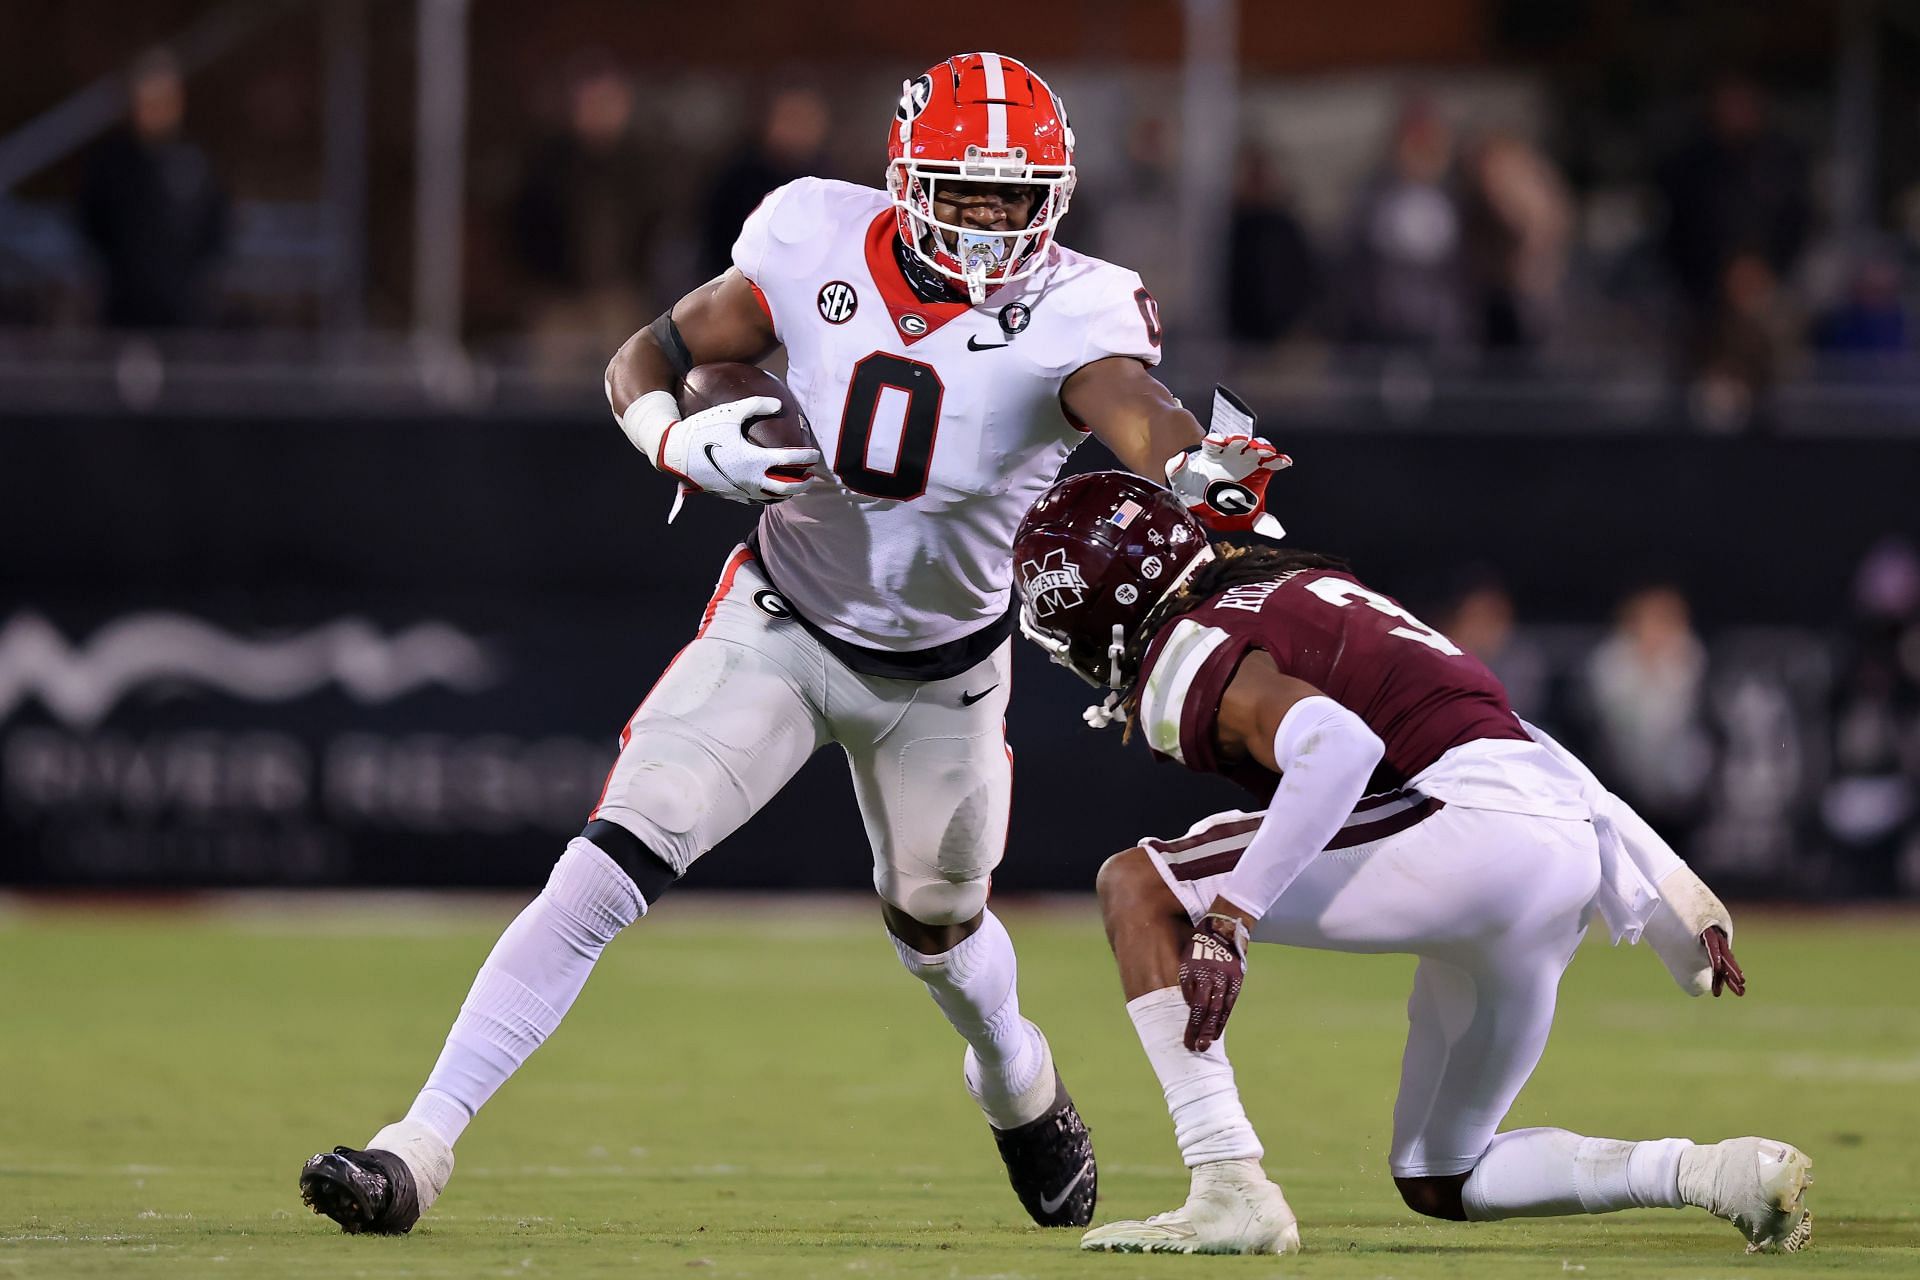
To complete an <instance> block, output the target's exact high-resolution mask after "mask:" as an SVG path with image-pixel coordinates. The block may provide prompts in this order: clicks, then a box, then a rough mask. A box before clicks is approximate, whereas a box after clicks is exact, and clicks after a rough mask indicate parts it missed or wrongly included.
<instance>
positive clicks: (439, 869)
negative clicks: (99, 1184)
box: [0, 0, 1920, 900]
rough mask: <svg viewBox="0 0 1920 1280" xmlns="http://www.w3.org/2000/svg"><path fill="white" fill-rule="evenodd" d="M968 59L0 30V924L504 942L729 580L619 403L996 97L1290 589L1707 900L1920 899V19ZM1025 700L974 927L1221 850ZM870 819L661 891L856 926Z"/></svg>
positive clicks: (830, 794)
mask: <svg viewBox="0 0 1920 1280" xmlns="http://www.w3.org/2000/svg"><path fill="white" fill-rule="evenodd" d="M984 13H986V11H984V10H977V9H964V8H957V7H950V8H948V9H937V8H936V9H924V8H923V9H920V10H912V11H903V10H902V9H901V8H900V7H899V6H897V5H891V4H881V3H877V2H876V0H840V2H839V3H835V4H832V5H810V4H791V5H779V6H776V5H766V4H754V3H746V2H745V0H709V3H706V4H703V5H698V6H688V5H669V4H664V3H650V2H642V0H628V2H624V3H623V2H615V0H543V2H542V3H539V4H534V3H530V2H529V0H407V2H401V0H393V2H391V3H374V2H371V0H229V2H215V0H149V2H147V3H142V4H138V5H134V4H131V3H110V2H109V0H66V2H64V3H54V2H52V0H17V2H16V3H13V4H10V5H8V6H5V7H4V8H0V70H4V72H5V74H4V75H0V880H4V881H7V882H12V883H20V884H36V885H87V886H118V885H142V886H161V885H184V884H357V883H383V884H397V883H405V884H469V883H474V884H510V883H511V884H518V883H534V882H537V880H538V879H539V877H540V876H542V875H543V874H544V872H545V869H546V867H547V866H548V864H549V863H550V862H551V859H552V857H553V855H554V854H555V852H556V851H557V850H558V848H559V847H560V842H561V841H562V840H563V839H564V838H565V836H566V835H568V834H569V833H571V832H572V831H574V830H577V828H578V826H579V824H580V822H581V820H582V819H583V817H584V815H585V812H586V810H587V809H588V808H589V807H590V806H591V804H592V802H593V799H594V797H595V796H596V795H597V793H598V789H599V784H600V780H601V777H602V776H603V774H604V772H605V769H606V767H607V765H608V764H609V763H610V761H611V758H612V754H613V744H614V737H615V735H616V733H617V731H618V729H619V726H620V724H621V722H622V721H623V719H624V718H625V716H626V715H627V714H628V713H629V712H630V710H631V708H632V707H633V706H634V705H635V704H636V703H637V702H638V701H639V700H640V698H641V697H642V696H643V695H644V693H645V691H646V689H647V687H648V686H649V685H650V684H651V682H652V680H653V678H654V676H655V675H656V674H657V672H658V671H659V669H660V668H661V667H662V666H663V665H664V664H665V662H666V661H667V660H668V659H669V658H670V657H671V655H672V654H673V652H674V651H675V650H676V649H677V648H678V647H679V645H680V644H681V643H683V642H684V640H685V638H686V637H687V636H689V635H690V634H691V632H692V629H693V626H694V624H695V622H696V620H697V615H698V610H699V608H700V607H701V604H702V602H703V601H704V599H705V597H706V594H707V592H708V591H709V589H710V587H711V582H712V577H713V575H714V573H715V572H716V571H717V569H718V567H719V564H720V561H721V559H722V557H723V556H724V554H725V552H726V550H727V548H728V547H729V546H730V545H731V544H732V542H733V541H734V540H735V539H737V538H738V537H740V536H742V534H743V533H744V531H745V528H746V521H747V520H748V519H750V516H748V515H747V514H745V513H743V512H741V511H739V510H737V509H734V508H724V509H723V508H721V504H699V503H696V504H692V506H691V507H690V508H689V511H688V515H687V516H686V517H684V518H683V519H682V520H681V521H680V522H679V523H677V524H676V525H674V527H673V528H672V529H671V530H669V529H667V528H666V527H665V525H664V524H663V523H662V520H663V517H664V511H665V505H666V502H667V494H666V492H665V487H664V486H663V485H662V484H661V483H660V482H659V479H658V477H656V476H654V475H652V474H651V473H650V471H649V470H648V469H647V468H646V466H645V464H644V463H643V462H641V461H639V460H638V459H635V458H634V457H632V454H631V449H630V447H629V446H628V445H627V444H626V443H625V441H624V440H623V439H622V438H621V437H620V436H619V434H618V432H617V431H616V430H614V429H613V427H612V424H611V423H610V422H609V421H608V420H607V417H606V411H605V405H604V400H603V399H602V397H601V391H600V369H601V367H602V366H603V365H604V363H605V361H606V359H607V357H608V355H609V354H611V352H612V350H613V349H614V347H616V346H617V345H618V344H619V342H620V341H622V340H623V339H624V338H625V337H626V336H627V334H628V333H630V332H631V331H632V330H633V329H635V328H637V327H639V326H640V325H642V324H644V323H646V322H647V321H648V320H650V319H651V318H652V317H653V316H654V315H656V314H658V312H659V311H660V310H661V309H663V308H664V307H665V306H666V305H667V304H669V303H670V302H671V301H672V300H673V299H674V298H675V297H677V296H678V295H679V294H680V293H681V292H683V291H684V290H685V289H686V288H688V287H690V286H691V285H693V284H695V283H697V282H699V281H700V280H702V279H705V278H707V277H708V276H710V275H711V274H713V273H714V272H715V271H717V270H718V269H720V267H722V266H723V265H724V264H725V260H726V253H727V247H728V245H729V244H730V243H731V239H732V236H733V234H734V232H735V230H736V229H737V227H738V223H739V221H740V219H741V218H742V217H743V216H744V215H745V213H746V212H747V211H748V210H750V209H751V208H752V206H753V205H754V203H756V202H757V201H758V199H759V198H760V196H761V195H762V194H764V192H765V191H766V190H767V189H768V188H770V187H771V186H773V185H776V184H777V183H779V182H783V181H785V180H787V179H788V178H790V177H793V176H796V175H798V174H801V173H817V174H824V175H827V176H834V177H842V178H847V179H850V180H854V181H862V182H870V183H877V182H878V180H879V177H880V170H881V164H882V161H883V158H884V132H885V128H886V125H887V121H888V120H889V118H890V115H891V111H892V103H893V100H894V98H895V96H896V95H897V92H898V85H899V82H900V81H901V80H902V79H903V78H906V77H908V76H911V75H913V74H916V73H917V72H918V71H919V70H921V69H922V68H924V67H925V66H926V65H927V64H929V63H931V62H933V61H935V60H936V59H938V58H940V57H943V56H945V55H946V54H948V53H950V52H955V51H960V50H967V49H973V48H976V47H978V46H979V45H980V44H981V43H982V42H983V41H984V42H986V43H988V44H991V45H994V46H996V47H998V48H1000V49H1001V50H1002V51H1004V52H1007V53H1010V54H1014V55H1017V56H1020V57H1023V58H1026V59H1028V60H1029V61H1031V62H1032V63H1033V64H1035V65H1036V67H1037V68H1038V69H1039V70H1040V71H1041V72H1042V73H1043V74H1045V75H1047V76H1048V77H1050V79H1051V80H1052V82H1053V83H1054V85H1055V87H1056V88H1057V89H1059V90H1060V91H1061V93H1062V96H1063V97H1064V98H1065V100H1066V102H1067V104H1068V107H1069V110H1070V113H1071V115H1072V118H1073V120H1074V124H1075V128H1076V131H1077V133H1078V136H1079V140H1080V144H1081V145H1080V154H1079V157H1078V159H1079V162H1080V167H1081V175H1082V176H1081V187H1080V191H1079V193H1078V194H1077V195H1076V197H1075V200H1074V204H1073V209H1072V212H1071V214H1070V215H1069V217H1068V220H1067V222H1066V223H1065V226H1064V230H1063V238H1064V239H1065V240H1066V242H1067V243H1070V244H1072V245H1074V246H1075V247H1079V248H1083V249H1086V250H1089V251H1092V252H1095V253H1098V254H1101V255H1103V256H1107V257H1110V258H1113V259H1116V260H1118V261H1120V262H1123V263H1125V264H1127V265H1129V266H1132V267H1135V268H1136V269H1138V270H1139V271H1140V272H1141V273H1142V274H1143V276H1144V277H1145V278H1146V281H1147V283H1148V285H1149V287H1150V288H1152V289H1153V290H1154V291H1155V293H1156V294H1157V295H1158V296H1159V298H1160V300H1161V302H1162V309H1163V315H1164V316H1165V318H1166V322H1167V329H1168V342H1167V356H1168V359H1167V363H1166V364H1165V365H1164V366H1163V367H1162V370H1161V372H1162V374H1163V376H1165V378H1166V379H1167V380H1168V382H1169V383H1170V384H1171V385H1172V386H1173V387H1174V388H1175V390H1176V391H1177V392H1178V393H1180V394H1181V395H1183V396H1184V397H1185V398H1187V400H1188V401H1189V403H1193V404H1204V403H1205V402H1206V400H1207V397H1208V394H1209V391H1210V388H1211V385H1212V384H1213V383H1214V382H1215V381H1219V380H1226V381H1229V382H1230V383H1231V384H1232V385H1233V386H1235V387H1236V389H1238V390H1240V391H1241V392H1242V393H1243V394H1245V395H1246V396H1248V398H1249V399H1251V400H1252V401H1253V403H1255V404H1256V405H1257V406H1258V407H1259V408H1260V410H1261V413H1262V427H1263V429H1264V430H1266V431H1267V432H1268V434H1270V435H1271V436H1272V437H1273V438H1274V439H1275V440H1276V441H1277V442H1278V443H1280V445H1281V447H1283V448H1285V449H1287V450H1288V451H1289V452H1291V453H1292V454H1293V455H1294V457H1295V458H1296V460H1297V461H1298V464H1299V465H1298V466H1297V467H1296V468H1295V470H1293V471H1291V472H1289V473H1288V474H1287V475H1286V476H1285V477H1283V478H1282V480H1281V481H1280V482H1278V483H1279V486H1280V495H1281V496H1280V497H1279V498H1278V505H1279V507H1280V509H1281V510H1282V512H1283V514H1284V516H1285V519H1286V523H1287V524H1288V527H1289V529H1290V530H1291V533H1292V536H1293V538H1294V539H1295V540H1297V541H1299V542H1300V543H1302V544H1303V545H1311V546H1315V547H1321V548H1325V549H1328V550H1332V551H1338V552H1341V553H1343V554H1346V555H1348V556H1349V557H1350V558H1352V559H1353V560H1354V561H1355V563H1356V566H1357V568H1358V570H1359V571H1360V572H1361V573H1362V574H1363V575H1364V576H1366V577H1367V578H1368V579H1369V581H1371V582H1373V583H1375V584H1376V585H1378V586H1379V587H1381V588H1382V589H1384V590H1387V591H1389V592H1391V593H1393V594H1395V595H1397V596H1398V597H1400V598H1401V599H1402V600H1404V601H1405V602H1407V603H1408V604H1409V605H1410V606H1411V607H1413V608H1415V609H1416V610H1417V611H1419V612H1421V613H1422V614H1423V615H1424V616H1426V617H1427V618H1428V620H1429V621H1431V622H1433V623H1434V624H1436V625H1439V626H1441V627H1442V628H1443V629H1444V630H1446V631H1447V632H1448V633H1449V634H1450V635H1452V636H1453V637H1454V638H1455V639H1456V640H1458V641H1459V642H1460V643H1461V644H1463V645H1464V646H1466V647H1468V648H1469V649H1471V650H1473V651H1474V652H1476V653H1478V654H1480V655H1481V656H1482V657H1484V658H1485V659H1486V660H1487V661H1488V662H1489V663H1490V664H1491V665H1492V666H1493V667H1494V669H1495V670H1496V672H1497V673H1498V674H1500V675H1501V676H1502V678H1503V679H1505V680H1506V681H1507V682H1508V684H1509V687H1510V688H1511V690H1512V691H1513V694H1514V699H1515V703H1516V706H1517V707H1518V708H1519V709H1520V710H1521V712H1522V714H1524V715H1527V716H1528V717H1529V718H1532V719H1535V720H1538V721H1539V722H1541V723H1542V724H1544V725H1546V726H1547V727H1549V728H1550V729H1552V730H1553V731H1554V732H1556V733H1557V734H1560V735H1561V736H1563V738H1564V739H1566V740H1568V741H1569V742H1571V743H1573V744H1575V745H1577V746H1578V747H1579V748H1580V749H1581V750H1582V751H1583V753H1584V754H1586V755H1587V757H1588V758H1589V759H1590V760H1591V761H1592V762H1593V763H1594V764H1595V765H1596V767H1597V768H1600V769H1601V770H1602V771H1603V772H1604V773H1605V774H1606V776H1607V777H1609V779H1610V780H1613V781H1614V782H1615V783H1616V784H1617V786H1618V787H1619V789H1621V790H1622V791H1624V792H1626V793H1627V794H1628V795H1629V796H1631V797H1632V798H1633V800H1634V801H1635V803H1636V804H1637V805H1639V806H1640V807H1642V809H1643V811H1645V812H1647V814H1648V815H1649V817H1651V818H1653V819H1654V820H1655V821H1656V822H1657V823H1658V824H1660V825H1661V826H1662V827H1663V829H1665V830H1667V831H1668V832H1669V833H1670V834H1672V835H1673V836H1674V837H1675V839H1676V841H1677V842H1678V843H1681V844H1682V845H1683V846H1684V847H1685V849H1686V851H1687V852H1688V853H1689V855H1690V856H1691V857H1693V858H1694V859H1695V861H1696V862H1697V863H1699V864H1700V865H1701V866H1702V867H1703V869H1705V870H1706V871H1707V872H1708V873H1709V874H1710V875H1712V876H1713V877H1714V878H1715V880H1716V882H1717V883H1720V884H1723V885H1725V886H1727V887H1729V888H1732V889H1735V890H1738V891H1741V892H1744V893H1746V894H1749V895H1769V896H1779V897H1794V898H1815V899H1822V900H1831V899H1839V898H1852V897H1863V896H1886V895H1901V894H1906V895H1911V894H1914V893H1916V892H1920V553H1917V552H1916V545H1920V395H1917V394H1916V393H1917V392H1920V362H1916V360H1915V356H1914V350H1913V348H1914V337H1915V335H1914V332H1913V329H1912V324H1911V322H1910V320H1909V316H1910V313H1911V312H1912V309H1913V306H1914V304H1915V301H1916V294H1915V288H1914V281H1915V275H1914V268H1915V264H1916V260H1917V258H1920V149H1917V148H1916V144H1915V136H1916V126H1917V125H1920V56H1916V55H1920V5H1916V4H1912V3H1906V2H1904V0H1842V2H1839V3H1783V4H1775V5H1768V6H1744V7H1741V8H1739V9H1735V8H1734V7H1732V6H1727V5H1720V4H1708V3H1661V4H1654V3H1646V2H1640V0H1621V2H1616V3H1606V2H1603V0H1346V2H1345V3H1340V4H1332V3H1320V2H1317V0H1287V2H1281V0H1268V2H1263V0H1237V2H1236V0H1185V2H1184V3H1181V2H1178V0H1158V2H1149V0H1131V2H1130V0H1109V2H1104V3H1103V2H1096V0H1067V2H1064V3H1055V4H1033V5H1027V6H1023V7H1021V8H1020V9H1019V11H1018V12H1017V13H1011V14H1005V15H1001V16H997V17H994V18H993V20H991V21H985V20H983V14H984ZM1096 455H1100V449H1099V446H1097V445H1094V444H1089V445H1088V446H1086V447H1085V448H1083V449H1082V450H1081V453H1080V455H1079V456H1078V457H1077V459H1076V462H1075V465H1076V466H1081V467H1085V466H1094V465H1101V464H1103V462H1104V458H1103V457H1102V456H1096ZM1017 679H1018V683H1019V686H1020V696H1019V697H1018V698H1017V699H1016V700H1015V703H1014V710H1013V713H1012V720H1011V723H1010V738H1011V741H1012V743H1013V745H1014V748H1015V751H1016V755H1017V761H1018V768H1017V777H1018V784H1017V786H1016V792H1015V805H1016V809H1015V821H1014V826H1013V831H1012V835H1011V841H1010V849H1009V857H1008V860H1007V863H1006V865H1005V867H1004V869H1003V871H1002V873H1001V875H1000V877H999V883H1000V884H1001V886H1002V887H1003V888H1006V889H1027V888H1067V889H1080V888H1084V887H1085V886H1086V885H1088V884H1089V883H1090V880H1091V875H1092V871H1093V868H1094V867H1096V866H1097V865H1098V863H1099V861H1100V859H1101V858H1102V857H1103V856H1104V855H1105V854H1107V853H1109V852H1112V851H1113V850H1115V849H1117V848H1120V847H1124V846H1125V845H1126V844H1128V843H1131V841H1132V840H1133V839H1134V838H1135V837H1137V836H1138V835H1140V834H1143V833H1149V832H1166V831H1169V830H1178V829H1181V828H1183V827H1184V826H1185V825H1186V824H1187V823H1188V822H1190V821H1191V820H1192V819H1193V818H1195V817H1197V816H1199V815H1200V814H1201V813H1202V812H1205V811H1209V810H1211V809H1214V808H1220V807H1225V806H1227V805H1231V804H1235V803H1238V800H1237V799H1236V793H1235V792H1233V791H1231V790H1230V789H1225V788H1222V787H1220V786H1217V785H1215V784H1214V783H1212V782H1209V781H1208V780H1204V779H1197V778H1193V777H1190V776H1187V775H1184V774H1183V773H1181V772H1180V771H1178V770H1176V769H1173V768H1171V767H1167V768H1161V769H1152V768H1151V767H1150V766H1148V765H1147V763H1146V762H1145V759H1144V755H1143V753H1141V752H1140V750H1139V748H1138V747H1137V746H1136V747H1135V748H1134V750H1133V751H1131V752H1128V753H1125V754H1124V755H1123V753H1122V752H1121V749H1120V746H1119V743H1118V735H1091V734H1089V733H1087V732H1086V731H1085V730H1083V729H1082V728H1081V727H1080V724H1079V719H1078V716H1077V714H1076V711H1077V708H1078V706H1079V702H1080V699H1081V696H1082V692H1083V691H1082V690H1081V689H1080V688H1079V687H1078V686H1077V684H1076V683H1075V682H1073V681H1071V680H1070V679H1068V678H1067V677H1066V676H1064V675H1063V674H1062V673H1059V672H1056V671H1052V670H1049V669H1047V668H1046V667H1045V665H1044V664H1043V663H1040V662H1037V661H1034V660H1033V655H1031V654H1028V653H1025V652H1022V653H1021V654H1020V666H1019V674H1018V677H1017ZM843 775H844V768H843V766H842V764H841V762H840V760H839V759H838V757H837V755H834V754H833V753H827V754H826V755H823V757H822V758H820V759H818V760H816V761H815V762H814V763H813V765H811V766H810V767H809V769H808V770H807V771H806V772H805V773H804V774H803V775H802V776H801V778H800V779H798V780H797V781H796V783H795V784H794V786H793V787H792V788H790V789H789V792H788V794H787V795H785V796H783V797H782V799H781V800H780V801H779V802H777V803H776V805H775V806H774V807H773V808H772V809H770V810H769V811H768V812H767V813H766V814H764V815H762V817H761V818H760V819H757V820H756V821H755V822H754V823H753V824H751V825H749V827H748V828H746V830H745V831H743V832H742V833H741V834H740V835H739V836H737V837H736V838H735V839H734V840H733V841H732V842H731V843H730V844H729V845H728V846H726V847H725V848H723V849H722V850H721V851H720V852H718V853H717V854H715V855H714V856H713V857H711V858H710V859H708V860H707V861H706V862H703V863H702V864H701V865H700V866H699V867H698V868H696V870H695V872H694V873H693V875H692V876H691V877H690V881H691V882H692V883H695V884H706V885H728V886H745V887H754V886H757V887H766V886H776V885H790V884H809V885H827V886H842V887H853V886H858V885H860V884H863V883H864V882H865V879H866V875H867V867H868V863H867V856H866V853H865V850H864V841H863V839H862V836H861V834H860V828H859V824H858V821H857V817H856V816H855V814H854V811H853V806H852V802H851V797H850V795H849V794H848V789H847V787H846V784H845V782H844V780H843Z"/></svg>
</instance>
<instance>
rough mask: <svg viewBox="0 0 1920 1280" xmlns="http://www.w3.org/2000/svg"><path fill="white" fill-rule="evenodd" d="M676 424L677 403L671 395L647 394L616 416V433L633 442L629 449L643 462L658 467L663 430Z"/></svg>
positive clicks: (650, 392)
mask: <svg viewBox="0 0 1920 1280" xmlns="http://www.w3.org/2000/svg"><path fill="white" fill-rule="evenodd" d="M679 420H680V402H679V401H677V400H675V399H674V398H673V395H672V393H671V392H667V391H649V392H647V394H645V395H643V396H641V397H640V398H639V399H638V400H635V401H634V402H633V403H632V404H630V405H628V406H627V411H626V412H625V413H623V414H621V415H620V429H621V430H622V431H624V432H626V433H627V439H629V440H631V441H633V447H634V448H636V449H638V450H639V451H640V452H641V453H644V454H646V455H647V461H648V462H651V463H652V464H653V465H654V466H656V467H657V466H659V465H660V442H661V439H662V437H664V436H665V435H666V434H667V428H668V427H670V426H672V425H673V424H674V423H676V422H678V421H679Z"/></svg>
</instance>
